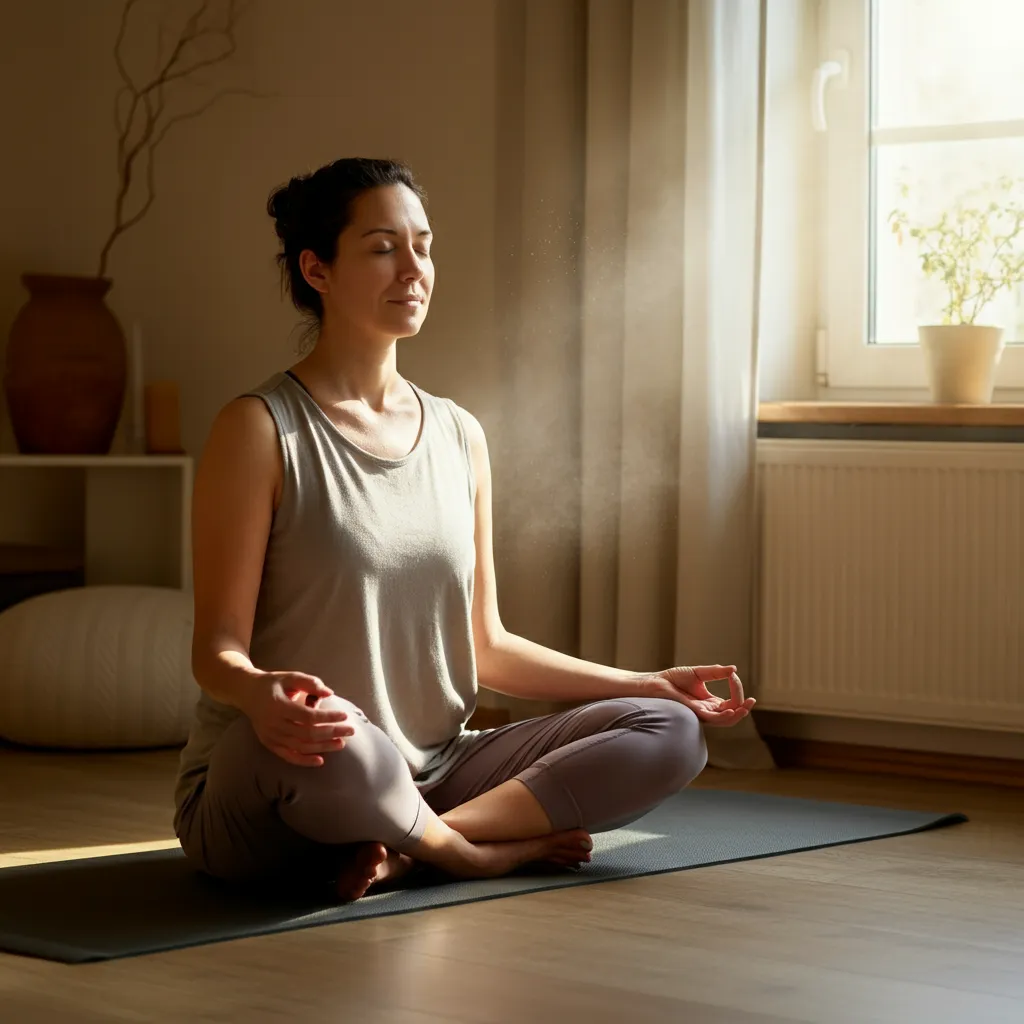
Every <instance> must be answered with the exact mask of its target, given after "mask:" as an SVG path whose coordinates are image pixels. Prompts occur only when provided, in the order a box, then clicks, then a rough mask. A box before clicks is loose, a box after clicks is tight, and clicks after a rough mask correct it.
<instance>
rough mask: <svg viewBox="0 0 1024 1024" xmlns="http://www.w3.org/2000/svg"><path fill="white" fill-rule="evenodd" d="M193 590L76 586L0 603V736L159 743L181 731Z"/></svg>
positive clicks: (190, 700)
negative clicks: (1, 607)
mask: <svg viewBox="0 0 1024 1024" xmlns="http://www.w3.org/2000/svg"><path fill="white" fill-rule="evenodd" d="M191 647H192V595H191V593H189V592H188V591H182V590H173V589H170V588H165V587H129V586H104V587H75V588H73V589H70V590H60V591H55V592H53V593H49V594H42V595H40V596H38V597H33V598H30V599H28V600H27V601H22V602H20V603H19V604H16V605H13V606H12V607H10V608H8V609H6V610H5V611H4V612H2V613H0V736H2V737H3V738H4V739H7V740H10V741H12V742H14V743H22V744H27V745H29V746H46V747H66V748H75V749H81V748H89V747H92V748H95V747H106V748H111V747H161V746H171V745H174V744H177V743H182V742H184V740H185V739H186V737H187V735H188V727H189V723H190V721H191V718H192V708H193V706H194V704H195V701H196V698H197V697H198V696H199V688H198V686H197V685H196V683H195V680H194V679H193V678H192V669H191Z"/></svg>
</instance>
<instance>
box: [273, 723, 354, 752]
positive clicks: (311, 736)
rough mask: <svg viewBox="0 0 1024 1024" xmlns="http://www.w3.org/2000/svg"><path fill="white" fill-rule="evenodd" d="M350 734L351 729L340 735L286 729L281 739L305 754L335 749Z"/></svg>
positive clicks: (341, 744)
mask: <svg viewBox="0 0 1024 1024" xmlns="http://www.w3.org/2000/svg"><path fill="white" fill-rule="evenodd" d="M351 735H352V731H351V730H350V731H348V732H343V733H341V734H340V735H337V734H332V733H325V732H323V731H321V732H317V733H309V732H306V731H305V730H303V729H294V730H291V731H286V732H285V733H284V735H283V736H282V739H281V741H282V742H283V743H284V744H285V745H287V746H291V748H293V749H295V750H297V751H302V752H303V753H305V754H318V753H322V752H324V751H337V750H340V749H341V748H342V746H344V745H345V741H346V740H347V739H348V738H349V737H350V736H351Z"/></svg>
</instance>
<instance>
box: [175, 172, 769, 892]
mask: <svg viewBox="0 0 1024 1024" xmlns="http://www.w3.org/2000/svg"><path fill="white" fill-rule="evenodd" d="M423 198H424V197H423V192H422V190H421V189H420V187H419V186H418V185H417V183H416V182H415V180H414V179H413V176H412V174H411V173H410V171H409V170H408V168H406V167H405V166H403V165H401V164H398V163H395V162H391V161H380V160H363V159H345V160H338V161H337V162H335V163H332V164H330V165H328V166H326V167H322V168H321V169H320V170H318V171H317V172H316V173H314V174H311V175H306V176H303V177H297V178H294V179H292V181H291V182H289V184H288V185H287V186H284V187H282V188H279V189H277V190H276V191H275V192H274V193H273V194H272V195H271V197H270V200H269V204H268V210H269V213H270V215H271V216H272V217H273V218H274V221H275V225H276V229H277V235H278V237H279V239H280V241H281V252H280V255H279V257H278V258H279V261H280V263H281V267H282V273H283V276H284V278H285V280H286V282H287V284H288V287H289V290H290V292H291V297H292V299H293V301H294V303H295V305H296V306H297V307H298V309H299V310H300V311H302V312H304V313H306V314H308V315H309V317H310V318H311V320H312V328H313V330H314V334H315V344H314V346H313V348H312V350H311V351H310V352H309V354H308V355H307V356H306V357H305V358H303V359H301V360H300V361H299V362H298V363H296V364H295V365H294V366H293V367H292V368H291V369H289V370H287V371H285V372H282V373H277V374H275V375H274V376H272V377H271V378H270V379H269V380H268V381H266V382H265V383H263V384H262V385H260V386H259V387H257V388H255V389H254V390H253V391H251V392H249V393H247V394H245V395H243V396H241V397H239V398H237V399H235V400H234V401H231V402H230V403H229V404H228V405H226V406H225V408H224V409H223V410H222V411H221V412H220V414H219V415H218V416H217V418H216V421H215V423H214V425H213V428H212V430H211V432H210V436H209V439H208V441H207V444H206V446H205V450H204V452H203V455H202V459H201V463H200V466H199V470H198V473H197V478H196V484H195V498H194V510H193V550H194V580H195V632H194V645H193V671H194V674H195V678H196V680H197V681H198V683H199V685H200V687H201V689H202V691H203V692H202V694H201V697H200V699H199V701H198V703H197V706H196V710H195V718H194V722H193V725H192V730H191V733H190V736H189V741H188V744H187V746H186V747H185V749H184V751H183V752H182V757H181V767H180V773H179V778H178V784H177V788H176V794H175V804H176V814H175V831H176V833H177V835H178V837H179V839H180V841H181V845H182V847H183V849H184V851H185V853H186V855H187V856H188V857H189V858H190V859H191V860H192V861H193V862H194V863H195V864H196V865H197V866H198V867H199V868H201V869H202V870H204V871H206V872H208V873H209V874H212V875H214V876H217V877H221V878H226V879H237V880H255V881H259V880H267V881H272V880H278V881H283V882H286V883H287V882H288V881H289V880H293V881H301V882H302V883H303V884H310V883H312V884H314V885H330V886H332V887H333V889H334V891H335V892H336V893H337V895H338V897H339V898H341V899H343V900H351V899H355V898H358V897H359V896H361V895H362V894H363V893H364V892H366V890H367V889H368V888H369V887H370V886H371V885H374V884H375V883H382V882H384V881H387V880H391V879H394V878H396V877H397V876H398V875H400V874H401V873H402V872H404V871H405V870H408V868H409V867H410V866H411V865H412V864H413V863H415V862H417V861H419V862H424V863H426V864H429V865H433V866H434V867H435V868H437V869H440V870H441V871H443V872H445V873H446V874H448V875H450V876H454V877H461V878H474V877H488V876H496V875H501V874H504V873H507V872H509V871H511V870H513V869H514V868H516V867H518V866H520V865H522V864H525V863H527V862H534V861H544V862H550V863H552V864H558V865H567V866H573V865H578V864H580V863H581V862H583V861H587V860H589V859H590V852H589V851H590V850H591V848H592V842H591V838H590V833H593V832H596V831H600V830H602V829H611V828H615V827H616V826H618V825H622V824H624V823H626V822H629V821H632V820H634V819H636V818H638V817H640V816H641V815H643V814H644V813H645V812H647V811H648V810H650V809H651V808H652V807H654V806H655V805H656V804H658V803H659V802H660V801H662V800H664V799H665V798H666V797H667V796H669V795H670V794H672V793H674V792H676V791H678V790H679V789H681V788H682V787H684V786H686V785H687V784H688V783H689V782H690V781H691V780H692V779H693V778H694V777H695V776H696V775H698V774H699V773H700V771H701V770H702V769H703V767H704V765H705V763H706V758H707V754H706V750H705V746H704V740H703V735H702V732H701V723H702V722H703V723H705V724H707V725H732V724H734V723H735V722H737V721H739V720H740V719H741V718H743V717H744V716H745V715H747V714H748V712H749V710H750V708H751V707H752V706H753V704H754V701H753V700H752V699H746V700H745V699H744V697H743V689H742V685H741V683H740V680H739V678H738V677H737V676H736V674H735V670H734V668H733V667H732V666H724V667H723V666H720V665H711V666H701V667H697V668H673V669H668V670H666V671H665V672H660V673H638V672H628V671H623V670H619V669H613V668H607V667H603V666H600V665H596V664H592V663H589V662H586V661H582V660H579V659H576V658H572V657H569V656H567V655H564V654H561V653H558V652H556V651H552V650H549V649H547V648H544V647H541V646H539V645H537V644H535V643H532V642H530V641H528V640H526V639H524V638H522V637H518V636H514V635H512V634H510V633H508V632H506V630H505V629H504V627H503V626H502V623H501V619H500V618H499V615H498V601H497V596H496V588H495V577H494V562H493V557H492V551H491V475H490V467H489V463H488V454H487V445H486V441H485V439H484V433H483V430H482V429H481V427H480V424H479V423H478V422H477V420H476V419H475V418H474V417H473V416H472V415H470V413H468V412H467V411H465V410H464V409H462V408H460V407H459V406H457V405H456V404H455V403H453V402H452V401H450V400H448V399H443V398H437V397H435V396H433V395H431V394H428V393H427V392H425V391H423V390H422V389H421V388H419V387H417V386H416V385H414V384H412V383H411V382H410V381H407V380H405V379H404V378H403V377H401V376H400V375H399V373H398V370H397V366H396V354H395V350H396V343H397V341H398V339H399V338H409V337H413V336H414V335H416V334H417V333H418V331H419V329H420V327H421V326H422V324H423V320H424V318H425V317H426V314H427V307H428V305H429V302H430V296H431V290H432V288H433V284H434V267H433V264H432V262H431V258H430V244H431V233H430V227H429V225H428V222H427V217H426V214H425V212H424V206H423ZM726 677H727V678H729V680H730V694H731V695H730V697H729V699H727V700H726V699H723V698H719V697H715V696H713V695H712V694H711V693H710V692H709V691H708V689H707V687H706V685H705V682H706V681H707V680H711V679H717V678H726ZM478 683H479V684H480V685H482V686H485V687H488V688H490V689H492V690H496V691H498V692H500V693H506V694H512V695H516V696H522V697H528V698H534V699H546V700H552V701H565V702H574V703H576V704H581V703H582V706H577V707H574V708H573V709H572V710H569V711H563V712H561V713H559V714H554V715H549V716H546V717H542V718H536V719H532V720H529V721H523V722H515V723H513V724H510V725H506V726H504V727H502V728H498V729H487V730H483V731H474V730H469V729H467V728H466V723H467V721H468V719H469V717H470V715H471V714H472V713H473V710H474V708H475V702H476V693H477V685H478ZM583 702H590V703H583Z"/></svg>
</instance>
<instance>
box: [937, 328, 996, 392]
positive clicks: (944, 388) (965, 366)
mask: <svg viewBox="0 0 1024 1024" xmlns="http://www.w3.org/2000/svg"><path fill="white" fill-rule="evenodd" d="M917 334H918V338H919V340H920V342H921V348H922V349H924V357H925V363H926V364H927V366H928V382H929V385H930V387H931V392H932V401H933V402H937V403H939V404H941V405H987V404H988V403H989V402H991V401H992V388H993V386H994V385H995V378H996V367H997V366H998V365H999V360H1000V359H1001V358H1002V355H1003V347H1004V344H1005V343H1004V341H1003V329H1002V328H1001V327H981V326H978V325H976V324H944V325H942V326H935V327H918V329H917Z"/></svg>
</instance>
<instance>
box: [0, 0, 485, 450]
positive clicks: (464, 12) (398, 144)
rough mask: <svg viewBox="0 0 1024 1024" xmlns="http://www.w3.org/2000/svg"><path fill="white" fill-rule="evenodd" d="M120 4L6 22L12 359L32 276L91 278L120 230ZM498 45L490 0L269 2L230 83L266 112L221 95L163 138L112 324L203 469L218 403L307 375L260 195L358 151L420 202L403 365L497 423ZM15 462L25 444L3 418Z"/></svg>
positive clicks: (124, 260) (118, 251)
mask: <svg viewBox="0 0 1024 1024" xmlns="http://www.w3.org/2000/svg"><path fill="white" fill-rule="evenodd" d="M121 6H122V5H121V2H120V0H89V2H88V3H82V2H81V0H51V2H48V3H46V4H18V5H6V6H5V11H4V21H5V25H4V32H3V33H2V35H0V124H2V125H3V132H4V139H3V150H4V152H5V158H4V159H3V160H2V161H0V197H2V198H0V201H2V202H3V203H4V208H3V213H2V223H3V233H2V236H0V338H2V340H0V344H6V338H7V333H8V330H9V327H10V323H11V321H12V320H13V318H14V316H15V314H16V312H17V310H18V308H19V307H20V306H21V304H22V303H23V302H24V299H25V297H26V293H25V292H24V290H23V289H22V287H21V285H20V283H19V281H18V277H19V274H20V273H21V272H23V271H25V270H36V271H47V272H54V273H76V274H79V273H80V274H89V273H95V270H96V265H97V258H98V253H99V248H100V246H101V244H102V240H103V237H104V235H105V233H106V231H107V229H108V225H109V224H110V220H111V215H112V213H111V211H112V203H113V187H114V141H115V136H114V129H113V122H112V97H113V95H114V91H115V89H116V86H117V77H116V71H115V68H114V64H113V60H112V41H113V39H114V37H115V34H116V30H117V24H118V19H119V16H120V10H121ZM143 6H144V8H147V9H149V10H151V11H152V10H156V9H158V8H159V4H151V3H150V4H145V5H143ZM170 6H171V8H172V9H173V10H178V11H183V10H184V11H187V10H189V9H191V8H192V7H193V6H194V4H192V3H190V2H189V3H183V2H182V0H173V2H172V3H171V5H170ZM285 12H287V13H285ZM140 27H144V19H143V18H140ZM495 45H496V4H495V3H493V2H489V0H432V2H431V3H429V4H424V3H421V2H417V0H389V2H388V3H386V4H385V3H366V2H359V0H289V2H288V3H284V2H281V0H256V3H255V4H254V5H253V9H252V12H251V14H250V15H249V17H248V19H247V21H246V22H245V23H244V25H243V29H242V32H241V35H240V49H239V52H238V54H237V55H236V60H235V63H234V66H233V70H232V71H231V72H230V73H228V74H224V76H223V78H222V80H223V81H224V82H226V83H228V84H242V85H247V86H249V87H251V88H253V89H256V90H258V91H260V92H261V93H266V94H269V96H268V98H262V99H249V98H229V99H226V100H225V101H223V102H222V104H221V105H220V106H219V107H216V108H215V109H213V110H212V111H210V112H209V113H208V114H207V115H204V117H203V118H202V119H199V120H195V121H191V122H186V123H183V124H181V125H180V126H178V127H177V128H176V129H175V130H174V132H173V133H172V134H171V135H169V136H168V138H167V141H166V143H165V145H164V148H163V150H162V152H161V153H160V154H159V162H158V167H157V177H158V195H157V201H156V204H155V205H154V206H153V208H152V210H151V211H150V214H149V215H148V216H147V217H146V219H145V220H144V221H143V222H142V223H141V224H140V225H139V226H138V227H136V228H135V229H133V230H132V231H131V232H129V233H128V234H126V235H125V236H124V237H123V239H122V240H121V241H120V242H119V243H118V245H117V246H116V247H115V249H114V251H113V253H112V257H111V262H110V268H109V274H110V276H111V277H112V278H113V280H114V288H113V290H112V292H111V294H110V297H109V304H110V306H111V308H112V309H113V310H114V311H115V312H116V313H117V315H118V316H119V318H120V319H121V321H122V324H123V325H124V326H125V328H126V330H127V329H128V328H129V326H130V324H131V322H132V321H133V320H134V319H136V318H139V319H140V320H141V322H142V324H143V332H144V339H145V341H144V344H145V355H146V360H147V366H146V370H147V377H149V378H151V379H152V378H157V377H171V378H175V379H177V380H179V381H180V383H181V389H182V404H183V416H182V418H183V440H184V444H185V447H186V448H187V450H188V451H189V452H191V453H193V454H198V452H199V450H200V448H201V445H202V442H203V439H204V437H205V435H206V433H207V431H208V429H209V426H210V423H211V421H212V419H213V417H214V415H215V413H216V411H217V409H218V408H219V407H220V406H221V405H222V404H223V403H224V402H225V401H227V400H229V399H230V398H231V397H232V396H233V395H235V394H236V393H238V392H239V391H240V390H242V389H244V388H246V387H247V386H249V385H252V384H254V383H257V382H258V381H259V380H261V379H262V378H263V377H265V376H267V375H269V374H270V373H271V372H273V371H274V370H276V369H278V368H281V367H283V366H286V365H287V364H288V363H289V362H290V361H291V360H293V358H294V350H295V344H296V340H297V335H295V334H293V333H292V328H293V325H294V324H295V322H296V317H295V315H294V313H293V311H292V309H291V307H290V305H289V304H288V303H287V302H286V300H284V299H282V297H281V296H280V292H279V288H278V278H277V272H276V269H275V267H274V264H273V256H274V252H275V238H274V235H273V229H272V224H271V221H270V219H269V217H267V215H266V213H265V212H264V211H265V203H266V197H267V194H268V192H269V191H270V189H271V188H272V187H273V186H274V185H275V184H277V183H279V182H281V181H284V180H286V179H287V178H288V177H290V176H291V175H293V174H296V173H299V172H301V171H304V170H306V169H312V168H315V167H317V166H319V165H320V164H322V163H325V162H327V161H329V160H331V159H333V158H336V157H338V156H343V155H361V156H384V155H388V156H397V157H399V158H403V159H405V160H407V161H409V162H410V163H411V164H412V166H413V168H414V169H415V170H416V172H417V174H418V176H419V177H420V179H421V181H422V182H423V184H424V185H425V186H426V187H427V189H428V191H429V193H430V200H431V202H430V214H431V219H432V221H433V226H434V230H435V233H436V235H437V239H436V250H435V253H436V263H437V274H438V278H437V287H436V293H435V299H434V301H433V303H432V307H431V313H430V317H429V319H428V322H427V325H426V327H425V328H424V330H423V332H422V333H421V334H420V336H419V337H418V338H416V339H412V340H409V341H406V342H403V343H402V344H401V345H400V348H399V353H400V356H399V358H400V361H401V367H402V370H403V372H404V373H406V374H407V375H408V376H411V377H413V379H415V380H416V381H417V382H418V383H420V384H422V386H423V387H425V388H427V389H428V390H433V391H438V392H440V393H442V394H448V395H451V396H452V397H454V398H455V399H456V400H457V401H460V402H462V403H463V404H465V405H466V406H467V407H468V408H470V409H472V410H473V411H474V412H475V413H476V414H477V415H478V416H480V418H481V419H482V420H483V422H484V425H485V427H489V426H493V427H496V422H495V421H496V416H497V403H496V376H495V375H496V373H497V365H498V362H497V355H496V348H495V317H494V247H495V238H494V223H495V200H494V187H495V118H494V114H495V88H496V85H495ZM0 447H2V448H3V449H4V450H13V447H14V446H13V440H12V439H11V435H10V430H9V426H8V424H7V422H6V414H5V416H4V423H3V433H2V434H0Z"/></svg>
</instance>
